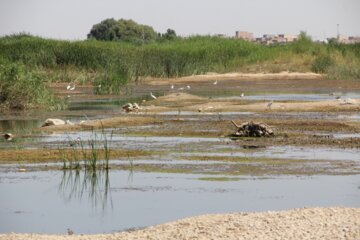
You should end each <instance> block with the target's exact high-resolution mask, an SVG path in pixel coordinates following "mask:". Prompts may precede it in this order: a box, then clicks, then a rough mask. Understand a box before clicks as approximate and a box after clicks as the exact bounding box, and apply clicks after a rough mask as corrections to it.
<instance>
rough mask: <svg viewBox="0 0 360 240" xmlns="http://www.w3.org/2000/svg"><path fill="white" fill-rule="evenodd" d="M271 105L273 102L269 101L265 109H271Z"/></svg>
mask: <svg viewBox="0 0 360 240" xmlns="http://www.w3.org/2000/svg"><path fill="white" fill-rule="evenodd" d="M273 103H274V100H271V101H270V102H268V103H267V104H266V107H267V108H268V109H271V106H272V105H273Z"/></svg>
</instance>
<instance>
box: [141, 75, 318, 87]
mask: <svg viewBox="0 0 360 240" xmlns="http://www.w3.org/2000/svg"><path fill="white" fill-rule="evenodd" d="M322 78H323V75H321V74H318V73H312V72H307V73H299V72H280V73H241V72H233V73H223V74H220V73H207V74H204V75H193V76H188V77H180V78H148V79H146V83H148V84H150V85H168V84H169V83H173V84H176V83H193V82H201V81H214V80H218V81H223V80H281V79H284V80H285V79H286V80H289V79H290V80H298V79H302V80H318V79H322Z"/></svg>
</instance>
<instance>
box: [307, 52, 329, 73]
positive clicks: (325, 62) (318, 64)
mask: <svg viewBox="0 0 360 240" xmlns="http://www.w3.org/2000/svg"><path fill="white" fill-rule="evenodd" d="M333 64H334V61H333V59H332V58H331V57H330V56H329V55H324V56H319V57H317V58H316V59H315V60H314V62H313V63H312V66H311V70H312V71H314V72H316V73H326V72H327V71H328V69H329V67H331V66H332V65H333Z"/></svg>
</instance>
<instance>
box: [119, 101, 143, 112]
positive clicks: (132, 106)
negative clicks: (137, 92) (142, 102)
mask: <svg viewBox="0 0 360 240" xmlns="http://www.w3.org/2000/svg"><path fill="white" fill-rule="evenodd" d="M122 109H124V111H125V112H127V113H129V112H137V111H139V109H140V106H139V105H138V104H137V103H126V104H125V105H123V106H122Z"/></svg>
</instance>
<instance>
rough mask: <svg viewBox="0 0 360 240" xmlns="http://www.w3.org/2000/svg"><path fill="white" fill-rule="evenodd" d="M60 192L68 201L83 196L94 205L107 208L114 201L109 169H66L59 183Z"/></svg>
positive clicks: (94, 206)
mask: <svg viewBox="0 0 360 240" xmlns="http://www.w3.org/2000/svg"><path fill="white" fill-rule="evenodd" d="M59 192H60V194H61V195H62V196H64V198H65V199H66V200H67V201H71V200H73V199H78V200H82V199H83V198H86V199H88V200H89V201H91V204H92V207H93V208H97V207H98V206H101V208H102V210H105V209H106V208H107V206H108V204H110V207H111V208H112V207H113V202H112V198H111V192H110V178H109V170H107V169H105V170H96V171H90V170H85V171H81V170H79V169H76V170H64V171H63V175H62V178H61V182H60V184H59Z"/></svg>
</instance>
